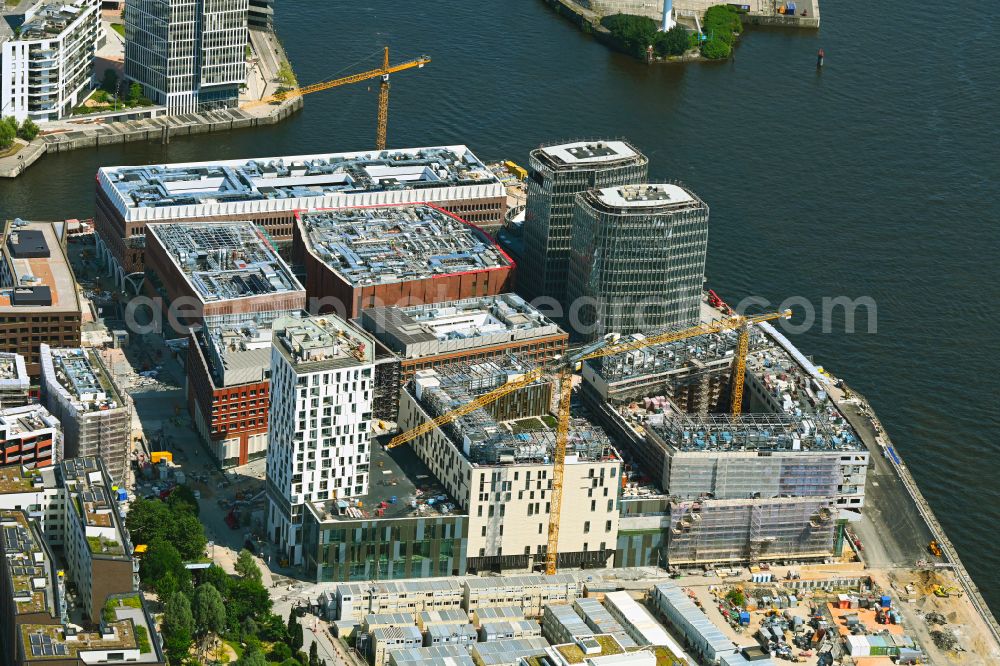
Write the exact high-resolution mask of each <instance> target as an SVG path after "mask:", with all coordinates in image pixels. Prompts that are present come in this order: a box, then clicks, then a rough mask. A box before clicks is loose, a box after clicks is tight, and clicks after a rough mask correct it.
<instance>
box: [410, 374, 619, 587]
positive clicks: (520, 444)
mask: <svg viewBox="0 0 1000 666" xmlns="http://www.w3.org/2000/svg"><path fill="white" fill-rule="evenodd" d="M532 367H533V366H532V365H530V364H528V363H526V362H524V361H523V360H521V359H519V358H517V357H507V358H506V359H502V360H495V361H488V362H483V363H467V364H464V365H460V366H455V367H451V368H447V369H442V370H436V371H435V370H422V371H419V372H418V373H417V374H416V376H415V377H414V379H413V380H412V381H411V382H410V383H409V384H408V385H407V387H406V388H405V390H404V391H403V393H402V397H401V399H400V408H399V425H400V428H401V429H402V430H404V431H406V430H409V429H411V428H414V427H416V426H418V425H420V424H422V423H424V422H426V421H429V420H431V419H433V418H436V417H438V416H440V415H442V414H445V413H447V412H449V411H452V410H454V409H455V408H457V407H459V406H461V405H464V404H467V403H468V402H470V401H471V400H473V399H474V398H475V397H476V396H479V395H482V394H484V393H486V392H488V391H491V390H493V389H495V388H497V387H499V386H501V385H502V384H504V383H505V382H507V381H510V380H512V379H516V378H518V377H520V376H521V375H523V374H524V373H525V372H528V371H529V370H530V369H531V368H532ZM550 382H551V380H548V379H545V378H543V379H539V380H538V381H537V382H535V383H533V384H530V385H528V386H526V387H523V388H521V389H519V390H517V391H513V392H512V393H510V394H508V395H507V396H505V397H503V398H501V399H500V400H497V401H495V402H493V403H491V404H490V405H488V406H486V407H484V408H481V409H478V410H476V411H474V412H471V413H470V414H467V415H466V416H463V417H461V418H458V419H455V420H454V421H452V422H450V423H448V424H447V425H443V426H441V427H439V428H437V429H435V430H433V431H430V432H428V433H426V434H424V435H422V436H420V437H417V438H415V439H414V440H413V441H411V442H410V443H409V444H408V446H410V447H412V448H413V450H414V451H415V452H416V453H417V455H418V456H419V457H420V458H421V460H423V461H424V463H425V464H426V465H427V466H428V468H429V469H430V470H431V472H432V473H433V474H434V475H435V476H436V477H437V478H438V479H439V480H440V481H441V482H442V484H443V485H444V486H445V488H446V489H447V491H448V493H449V494H450V495H451V496H452V497H454V498H455V499H456V500H457V501H458V503H459V505H460V506H461V507H462V508H463V509H464V510H465V511H466V512H467V513H468V516H469V544H468V553H469V557H468V568H469V571H474V570H475V571H483V570H494V571H500V570H515V571H516V570H521V571H527V570H531V569H533V568H540V567H542V566H544V563H545V553H546V549H547V546H548V522H549V513H550V509H551V507H550V500H551V497H550V495H551V492H552V482H553V455H554V450H555V423H556V420H555V417H554V416H553V415H552V411H553V408H554V405H553V398H554V391H553V387H552V384H551V383H550ZM620 480H621V460H620V458H619V456H618V453H617V452H616V451H615V449H614V447H613V446H612V444H611V441H610V440H609V439H608V437H607V435H606V434H605V433H604V431H603V430H602V429H601V428H600V427H598V426H596V425H594V424H593V423H591V422H590V421H589V420H587V419H586V418H584V417H583V416H582V415H580V414H577V415H575V416H574V417H573V418H572V419H571V422H570V428H569V436H568V443H567V452H566V466H565V477H564V484H563V495H562V512H561V521H560V531H559V566H560V567H576V566H581V565H586V566H608V565H610V558H611V556H612V555H613V551H614V549H615V544H616V541H617V538H618V487H619V484H620Z"/></svg>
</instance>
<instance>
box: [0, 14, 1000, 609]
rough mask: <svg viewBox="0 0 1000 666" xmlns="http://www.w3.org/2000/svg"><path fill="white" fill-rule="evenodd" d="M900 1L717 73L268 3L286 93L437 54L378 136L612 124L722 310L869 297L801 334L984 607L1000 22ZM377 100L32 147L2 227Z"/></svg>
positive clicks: (276, 146)
mask: <svg viewBox="0 0 1000 666" xmlns="http://www.w3.org/2000/svg"><path fill="white" fill-rule="evenodd" d="M897 4H898V7H897V8H896V9H893V8H892V7H891V6H889V5H885V4H880V5H879V6H878V8H877V10H876V9H875V8H874V7H873V6H867V5H865V6H864V8H862V7H861V6H859V5H858V4H857V3H844V2H830V1H828V2H826V3H825V5H824V6H823V8H822V9H823V29H822V30H821V31H819V32H818V33H817V32H795V31H786V30H778V29H760V28H751V29H750V31H749V33H748V34H747V35H746V37H745V38H744V39H743V43H742V44H741V45H740V46H739V48H738V49H737V53H736V58H735V61H734V62H729V63H725V64H699V65H688V66H657V67H647V66H646V65H643V64H641V63H639V62H635V61H633V60H631V59H629V58H627V57H625V56H622V55H619V54H615V53H612V52H610V51H608V50H607V49H606V48H604V47H603V46H602V45H600V44H598V43H596V42H594V41H593V40H592V39H591V38H589V37H588V36H586V35H584V34H581V33H580V32H579V31H578V30H577V29H576V28H575V27H574V26H573V25H571V24H570V23H569V22H568V21H566V20H564V19H562V18H561V17H559V16H557V15H555V14H554V13H552V12H551V11H550V10H549V9H548V8H547V7H546V6H545V5H544V4H543V3H542V2H540V1H539V0H507V1H506V2H500V1H497V0H480V1H478V2H461V1H459V0H440V1H437V2H413V1H412V0H410V1H400V0H379V1H377V2H352V3H346V2H339V1H336V0H279V2H278V9H277V11H278V31H279V34H280V36H281V37H282V39H283V41H284V43H285V45H286V48H287V50H288V53H289V56H290V59H291V61H292V63H293V66H294V68H295V70H296V73H297V74H298V77H299V80H300V81H301V82H303V83H312V82H315V81H320V80H323V79H326V78H330V77H333V76H335V75H338V74H340V73H348V72H351V71H357V70H362V69H368V68H369V67H374V66H375V64H376V62H377V57H378V50H379V48H380V45H382V44H385V43H388V44H390V45H391V46H392V48H393V60H394V61H397V60H403V59H408V58H411V57H414V56H417V55H420V54H425V53H426V54H428V55H430V56H431V57H432V58H433V62H432V63H431V64H430V65H428V66H427V67H425V68H424V69H421V70H411V71H408V72H404V73H401V74H399V75H397V76H396V77H395V78H394V79H393V88H392V99H391V104H390V106H391V110H390V118H389V145H390V147H392V146H400V147H402V146H419V145H433V144H446V143H467V144H468V145H469V146H471V147H472V148H473V150H474V151H475V152H476V153H477V154H478V155H479V156H480V157H481V158H483V159H486V160H493V159H499V158H510V159H514V160H515V161H519V162H521V163H524V162H526V156H527V152H528V150H529V149H531V148H532V147H535V146H537V145H538V144H540V143H542V142H549V141H554V140H561V139H569V138H582V137H612V136H626V137H628V138H630V139H631V140H632V141H633V142H635V143H636V144H637V145H638V146H639V147H641V148H642V149H643V150H644V151H645V152H646V153H647V154H648V155H649V157H650V166H651V169H650V170H651V173H652V174H654V175H655V176H656V177H662V178H668V179H680V180H682V181H684V182H685V183H686V184H688V185H689V186H691V187H692V188H693V189H694V190H696V191H697V192H698V193H699V194H700V195H701V197H702V198H703V199H705V201H707V202H708V203H709V205H710V206H711V209H712V214H711V233H710V248H709V259H708V275H709V279H710V283H711V286H712V287H713V288H715V289H716V290H717V291H719V293H721V294H722V295H723V296H724V297H726V298H727V299H729V300H731V301H734V302H735V301H738V300H739V299H741V298H743V297H746V296H749V295H756V296H759V297H761V298H764V299H767V300H768V301H770V302H771V303H772V304H774V305H777V304H779V303H780V302H782V301H783V300H784V299H785V298H786V297H800V298H801V299H804V300H807V301H809V302H810V303H813V304H815V305H816V307H817V309H820V305H821V303H822V299H823V298H824V297H827V298H833V297H838V296H846V297H849V298H851V299H856V298H861V297H870V298H871V299H873V300H874V301H875V303H876V304H877V333H874V334H869V333H867V332H866V331H867V326H866V325H865V322H864V321H862V322H861V325H860V332H855V333H853V334H848V333H845V331H844V328H845V327H844V321H843V317H842V316H834V317H832V318H831V319H830V324H831V328H832V330H831V331H829V332H823V330H822V326H821V325H819V324H817V325H816V326H813V327H812V328H811V330H809V331H808V332H806V333H802V334H800V335H797V336H794V339H795V341H796V342H797V344H799V345H800V346H801V348H802V349H803V350H804V351H806V353H810V354H813V355H814V356H815V359H816V361H817V362H818V363H821V364H823V365H825V366H826V367H828V368H829V369H831V370H832V371H833V372H834V373H835V374H837V375H839V376H842V377H844V378H845V379H846V380H847V381H848V382H849V383H850V384H851V385H852V386H854V387H855V388H857V389H858V390H860V391H861V392H863V393H865V394H866V395H867V396H868V397H869V399H870V400H871V402H872V404H873V405H874V407H875V409H876V410H877V411H878V413H879V415H880V417H881V418H882V420H883V422H884V424H885V425H886V427H887V428H888V430H889V432H890V434H891V436H892V437H893V439H894V440H895V442H896V443H897V446H898V448H899V450H900V451H901V453H902V454H903V455H904V456H905V458H906V460H907V462H908V463H909V464H910V467H911V469H912V472H913V475H914V476H915V477H916V478H917V481H918V482H919V484H920V486H921V488H922V489H923V490H924V493H925V495H926V496H927V498H928V500H929V501H930V503H931V504H932V505H933V506H934V508H935V511H936V513H937V514H938V517H939V518H940V520H941V522H942V523H943V524H944V526H945V528H946V529H947V531H948V534H949V535H950V536H951V538H952V539H953V541H954V542H955V544H956V545H957V546H958V548H959V551H960V553H961V555H962V557H963V560H964V561H965V563H966V565H967V567H968V568H969V570H970V572H971V573H972V574H973V576H974V577H975V578H976V580H977V582H978V583H979V585H980V586H981V588H982V591H983V593H984V595H985V596H986V598H987V600H988V601H989V602H990V603H991V604H992V606H993V608H994V610H1000V576H998V575H997V572H998V571H1000V548H998V547H997V546H996V536H995V532H994V529H995V525H996V524H997V522H998V519H1000V484H998V483H997V479H998V477H1000V446H998V441H997V439H998V434H1000V387H998V377H1000V363H998V360H997V353H998V351H1000V341H998V336H997V330H998V325H1000V321H998V316H997V314H996V313H997V308H996V306H997V304H998V302H1000V288H998V286H997V280H996V273H997V269H998V262H997V259H996V252H997V251H998V250H1000V242H998V241H1000V238H998V233H997V224H998V223H1000V204H998V197H1000V185H998V183H1000V162H998V160H997V158H998V156H1000V130H998V125H997V122H996V119H997V115H998V111H1000V108H998V107H1000V93H998V91H997V86H996V81H997V79H996V72H997V71H998V70H1000V56H998V55H997V54H998V51H997V49H995V48H994V44H995V42H996V38H997V22H996V21H993V20H990V19H989V18H988V17H983V16H977V15H976V14H975V13H973V10H972V8H971V6H968V3H958V4H955V5H952V6H951V9H950V10H949V12H950V13H949V15H948V16H947V18H946V19H945V17H941V16H939V15H936V14H934V13H932V12H929V11H921V10H920V9H919V8H918V7H917V6H914V5H903V4H902V3H897ZM942 21H945V22H942ZM820 47H823V48H824V49H825V51H826V67H825V68H824V69H823V71H822V72H817V70H816V68H815V54H816V51H817V49H818V48H820ZM376 99H377V84H373V85H372V86H370V87H369V86H368V85H367V84H360V85H355V86H352V87H347V88H340V89H337V90H332V91H328V92H325V93H319V94H316V95H313V96H310V97H309V98H308V99H307V103H306V106H305V109H304V110H303V111H302V112H301V113H299V114H298V115H296V116H295V117H293V118H292V119H291V120H289V121H286V122H285V123H283V124H280V125H277V126H274V127H271V128H267V129H265V130H261V131H243V132H236V133H232V134H212V135H202V136H201V137H199V138H196V139H187V140H174V141H173V142H172V143H171V144H170V145H169V146H161V145H158V144H129V145H127V146H120V147H115V148H101V149H100V150H93V151H77V152H73V153H68V154H66V155H62V156H49V157H45V158H43V159H42V160H41V161H40V162H39V163H37V164H36V165H35V166H33V167H32V168H31V169H29V170H28V171H27V173H26V174H25V175H24V176H22V177H21V178H20V179H18V180H17V181H6V180H5V181H0V218H10V217H14V216H20V217H25V218H29V219H62V218H66V217H90V216H92V215H93V200H94V174H95V172H96V169H97V168H98V167H99V166H101V165H111V164H138V163H144V162H162V161H175V162H176V161H191V160H205V159H212V158H237V157H240V158H242V157H262V156H271V155H291V154H301V153H316V152H324V151H341V150H362V149H368V148H370V147H371V145H372V144H373V141H374V133H375V111H376V108H375V107H376ZM861 314H862V315H863V314H864V312H863V311H862V312H861ZM862 319H864V318H863V317H862Z"/></svg>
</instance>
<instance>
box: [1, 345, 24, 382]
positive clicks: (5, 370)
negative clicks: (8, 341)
mask: <svg viewBox="0 0 1000 666" xmlns="http://www.w3.org/2000/svg"><path fill="white" fill-rule="evenodd" d="M30 385H31V379H30V378H29V377H28V368H27V366H26V365H25V364H24V357H23V356H21V355H20V354H14V353H8V352H0V390H5V389H6V390H26V389H28V388H29V387H30Z"/></svg>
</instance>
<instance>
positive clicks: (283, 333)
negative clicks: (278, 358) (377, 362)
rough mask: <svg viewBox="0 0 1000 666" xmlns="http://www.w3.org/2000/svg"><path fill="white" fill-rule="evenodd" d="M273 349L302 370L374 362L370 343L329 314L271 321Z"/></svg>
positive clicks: (345, 323) (355, 329) (362, 334)
mask: <svg viewBox="0 0 1000 666" xmlns="http://www.w3.org/2000/svg"><path fill="white" fill-rule="evenodd" d="M272 329H273V331H274V340H275V348H276V349H278V350H279V351H280V352H281V354H282V355H284V356H285V358H287V359H288V361H289V362H290V363H291V364H292V365H294V366H296V367H297V368H299V369H301V370H302V371H303V372H318V371H321V370H325V369H333V368H339V367H347V366H350V365H357V364H361V363H373V362H374V346H375V345H374V343H375V341H374V340H372V339H371V338H370V337H368V336H367V335H366V334H365V333H363V332H361V331H360V330H359V329H357V328H355V327H353V326H351V325H349V324H348V323H347V322H345V321H344V320H342V319H339V318H338V317H335V316H333V315H325V316H321V317H307V318H302V319H300V318H296V317H280V318H278V319H276V320H275V321H274V323H273V324H272Z"/></svg>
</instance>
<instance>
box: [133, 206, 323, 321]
mask: <svg viewBox="0 0 1000 666" xmlns="http://www.w3.org/2000/svg"><path fill="white" fill-rule="evenodd" d="M148 232H149V233H150V234H152V236H153V237H155V238H156V240H157V241H158V242H159V244H160V245H161V246H162V247H163V248H164V250H166V253H167V256H169V257H170V260H171V261H172V262H173V263H174V266H175V267H176V268H177V270H178V271H179V272H180V273H181V274H182V275H184V277H185V278H186V279H187V282H188V285H190V287H191V289H192V290H193V291H194V293H195V294H196V295H197V296H198V298H199V300H201V302H202V303H217V302H220V301H231V300H236V299H240V298H252V297H255V296H266V295H268V294H278V293H285V292H292V291H301V292H304V291H305V290H304V289H303V287H302V285H301V284H299V281H298V280H297V279H296V278H295V276H294V275H293V274H292V271H291V269H290V268H289V267H288V265H287V264H286V263H285V261H284V260H283V259H282V258H281V257H279V256H278V253H277V252H276V251H275V249H274V247H272V245H271V243H270V241H269V240H268V239H267V238H266V237H265V236H264V233H263V232H262V231H261V230H260V229H258V228H257V227H256V226H254V225H253V224H251V223H249V222H228V223H222V224H215V223H212V224H208V223H198V224H178V223H172V224H150V225H149V227H148Z"/></svg>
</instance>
